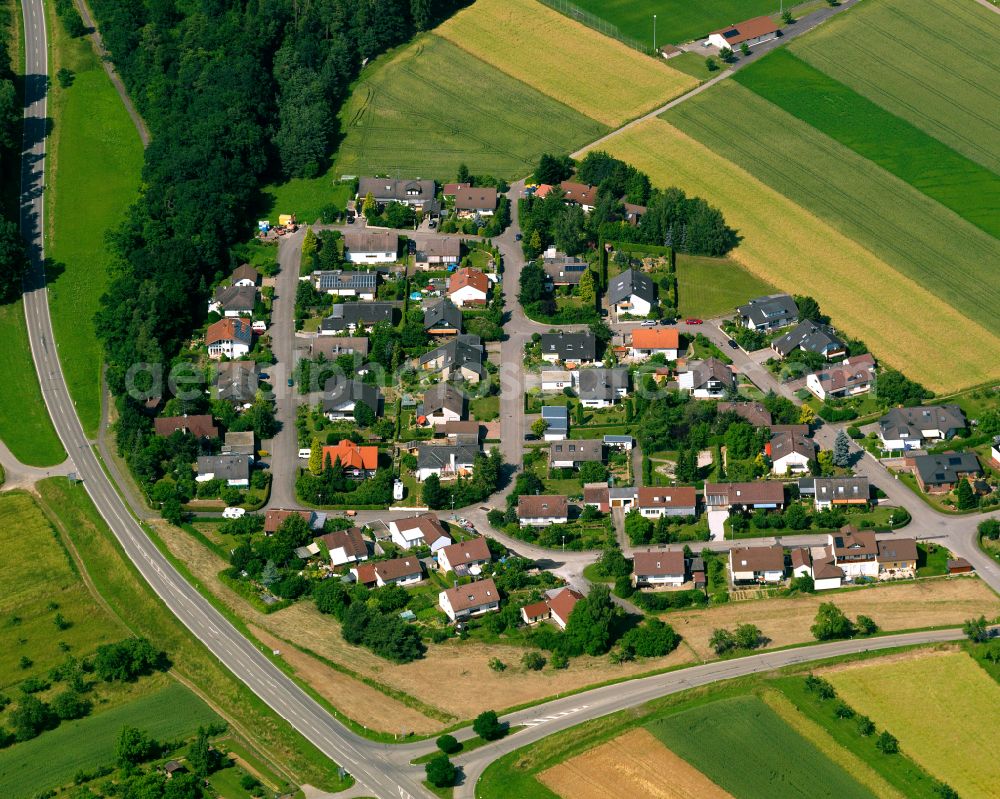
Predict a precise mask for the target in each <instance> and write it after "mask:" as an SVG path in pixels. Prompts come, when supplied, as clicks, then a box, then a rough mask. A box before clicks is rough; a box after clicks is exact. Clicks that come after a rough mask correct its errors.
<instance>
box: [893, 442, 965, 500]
mask: <svg viewBox="0 0 1000 799" xmlns="http://www.w3.org/2000/svg"><path fill="white" fill-rule="evenodd" d="M906 462H907V465H908V466H910V468H911V469H912V470H913V474H914V476H915V477H916V478H917V484H918V485H919V486H920V490H921V491H924V492H926V493H928V494H947V493H948V492H949V491H954V490H956V489H957V488H958V485H959V483H961V481H962V480H968V479H970V478H976V477H981V476H982V474H983V468H982V466H980V464H979V458H978V457H977V456H976V453H975V452H974V451H972V450H967V451H965V452H942V453H939V454H936V455H911V456H908V457H907V458H906Z"/></svg>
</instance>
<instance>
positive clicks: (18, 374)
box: [0, 300, 66, 466]
mask: <svg viewBox="0 0 1000 799" xmlns="http://www.w3.org/2000/svg"><path fill="white" fill-rule="evenodd" d="M0 341H2V342H3V348H4V362H5V363H6V364H7V367H6V368H7V374H6V379H5V381H4V390H3V391H0V440H2V441H3V442H4V444H6V445H7V447H8V449H10V451H11V453H12V454H13V455H14V457H15V458H17V459H18V460H19V461H21V463H26V464H28V465H30V466H55V465H56V464H57V463H62V462H63V461H64V460H66V451H65V450H64V449H63V447H62V444H60V443H59V438H58V436H56V430H55V428H54V427H53V426H52V420H51V419H50V418H49V413H48V411H47V410H46V409H45V402H44V401H43V400H42V391H41V388H39V386H38V373H37V372H36V371H35V362H34V361H33V360H32V359H31V348H30V347H29V346H28V330H27V327H26V326H25V323H24V305H23V304H22V303H21V301H20V300H18V301H17V302H11V303H8V304H7V305H0Z"/></svg>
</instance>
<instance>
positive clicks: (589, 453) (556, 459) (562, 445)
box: [549, 439, 604, 469]
mask: <svg viewBox="0 0 1000 799" xmlns="http://www.w3.org/2000/svg"><path fill="white" fill-rule="evenodd" d="M590 462H594V463H603V462H604V442H603V441H601V440H600V439H593V440H580V439H572V440H566V441H553V442H552V444H551V445H550V446H549V467H550V468H552V469H578V468H579V467H580V465H581V464H583V463H590Z"/></svg>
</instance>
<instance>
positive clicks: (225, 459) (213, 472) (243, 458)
mask: <svg viewBox="0 0 1000 799" xmlns="http://www.w3.org/2000/svg"><path fill="white" fill-rule="evenodd" d="M250 463H251V460H250V457H249V456H247V455H202V456H201V457H200V458H198V476H197V477H195V478H194V479H195V481H196V482H199V483H207V482H208V481H209V480H225V481H226V485H229V486H233V487H235V488H249V487H250Z"/></svg>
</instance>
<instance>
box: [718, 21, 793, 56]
mask: <svg viewBox="0 0 1000 799" xmlns="http://www.w3.org/2000/svg"><path fill="white" fill-rule="evenodd" d="M779 27H780V26H779V25H778V24H777V23H776V22H775V21H774V20H772V19H771V18H770V17H754V18H753V19H748V20H746V21H745V22H739V23H736V24H735V25H727V26H726V27H725V28H719V30H717V31H712V32H711V33H710V34H708V43H709V44H710V45H712V46H713V47H718V48H719V50H722V49H723V48H725V47H728V48H729V49H730V50H735V49H736V48H738V47H741V46H742V45H744V44H746V46H747V47H754V46H755V45H758V44H761V43H763V42H769V41H771V39H776V38H777V37H778V30H779Z"/></svg>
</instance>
